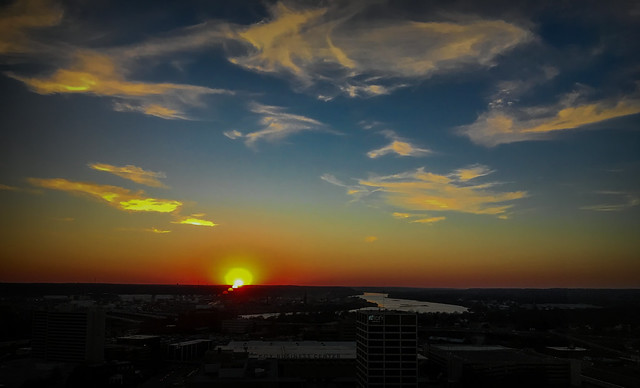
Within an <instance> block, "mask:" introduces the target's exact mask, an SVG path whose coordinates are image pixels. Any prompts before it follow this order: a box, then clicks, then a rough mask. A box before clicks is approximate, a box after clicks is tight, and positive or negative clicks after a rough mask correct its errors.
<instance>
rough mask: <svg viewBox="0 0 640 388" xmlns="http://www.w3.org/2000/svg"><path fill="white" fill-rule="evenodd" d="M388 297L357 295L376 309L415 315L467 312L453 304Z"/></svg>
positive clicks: (366, 294) (367, 294)
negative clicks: (406, 312)
mask: <svg viewBox="0 0 640 388" xmlns="http://www.w3.org/2000/svg"><path fill="white" fill-rule="evenodd" d="M388 296H389V294H382V293H378V292H365V293H364V295H358V297H359V298H362V299H364V300H366V301H368V302H372V303H375V304H377V305H378V308H385V309H387V310H397V311H411V312H416V313H464V312H467V311H468V309H467V308H466V307H462V306H457V305H454V304H444V303H433V302H421V301H418V300H411V299H395V298H389V297H388ZM369 308H375V307H369Z"/></svg>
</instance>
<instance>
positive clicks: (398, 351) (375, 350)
mask: <svg viewBox="0 0 640 388" xmlns="http://www.w3.org/2000/svg"><path fill="white" fill-rule="evenodd" d="M367 353H368V354H416V347H415V346H414V347H407V348H382V347H377V346H375V347H370V348H369V349H367Z"/></svg>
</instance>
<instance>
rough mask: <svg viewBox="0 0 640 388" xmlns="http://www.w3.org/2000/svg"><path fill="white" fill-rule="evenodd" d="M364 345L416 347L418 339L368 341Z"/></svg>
mask: <svg viewBox="0 0 640 388" xmlns="http://www.w3.org/2000/svg"><path fill="white" fill-rule="evenodd" d="M363 345H366V346H369V347H371V346H378V347H381V346H382V347H387V348H397V347H400V346H402V347H414V348H415V347H416V341H415V340H412V341H373V340H371V341H366V343H363Z"/></svg>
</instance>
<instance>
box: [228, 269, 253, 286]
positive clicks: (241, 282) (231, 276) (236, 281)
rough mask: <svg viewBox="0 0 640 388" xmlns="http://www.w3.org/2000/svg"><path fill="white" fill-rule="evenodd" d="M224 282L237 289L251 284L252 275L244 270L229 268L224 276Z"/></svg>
mask: <svg viewBox="0 0 640 388" xmlns="http://www.w3.org/2000/svg"><path fill="white" fill-rule="evenodd" d="M224 281H225V283H226V284H231V285H232V287H233V288H239V287H242V286H245V285H249V284H251V282H252V281H253V275H252V274H251V272H249V271H248V270H246V269H245V268H231V269H230V270H229V271H228V272H227V274H226V275H225V276H224Z"/></svg>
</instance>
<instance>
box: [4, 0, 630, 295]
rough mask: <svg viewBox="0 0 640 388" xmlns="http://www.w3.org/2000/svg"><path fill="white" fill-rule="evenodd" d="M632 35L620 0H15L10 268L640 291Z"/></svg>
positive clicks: (7, 221)
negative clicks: (246, 273) (231, 272)
mask: <svg viewBox="0 0 640 388" xmlns="http://www.w3.org/2000/svg"><path fill="white" fill-rule="evenodd" d="M634 3H635V4H634ZM480 4H481V5H480ZM638 37H640V5H639V4H638V3H636V2H625V1H621V2H601V1H600V2H595V1H594V2H589V1H586V2H577V1H576V2H559V1H548V2H538V1H531V2H513V1H504V2H503V1H495V2H484V1H483V2H476V1H442V2H433V1H389V2H385V1H346V0H345V1H304V2H303V1H297V2H271V1H232V0H229V1H184V2H168V1H166V2H163V1H107V0H97V1H81V0H69V1H61V2H56V1H46V0H19V1H17V2H15V1H14V2H7V1H2V2H0V88H1V89H0V90H1V93H0V128H1V132H0V134H1V135H0V136H1V137H0V139H1V140H0V204H1V205H0V206H1V208H0V209H1V213H0V214H1V217H0V220H1V221H0V222H1V223H0V226H1V230H2V234H1V235H0V236H1V237H0V239H1V240H0V243H1V244H0V281H3V282H110V283H168V284H175V283H180V284H221V283H224V282H225V274H227V273H228V272H229V270H230V269H231V268H242V269H246V270H247V271H249V272H251V274H252V276H253V279H252V283H253V284H298V285H347V286H365V285H370V286H417V287H459V288H468V287H640V127H639V126H640V39H639V38H638ZM245 282H246V281H245Z"/></svg>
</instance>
